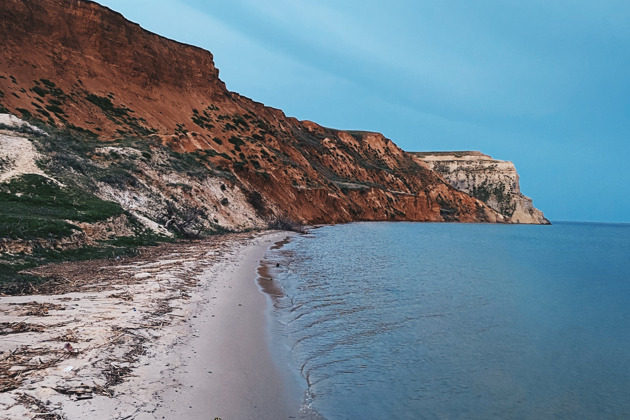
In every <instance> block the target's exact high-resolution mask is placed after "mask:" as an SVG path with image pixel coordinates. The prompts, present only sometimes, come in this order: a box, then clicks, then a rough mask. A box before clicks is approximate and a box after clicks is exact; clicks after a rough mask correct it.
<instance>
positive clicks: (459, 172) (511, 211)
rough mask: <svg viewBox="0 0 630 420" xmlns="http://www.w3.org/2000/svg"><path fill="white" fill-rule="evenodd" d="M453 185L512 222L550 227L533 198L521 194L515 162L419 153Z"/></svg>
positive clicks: (469, 155) (478, 155) (417, 155)
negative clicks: (534, 203)
mask: <svg viewBox="0 0 630 420" xmlns="http://www.w3.org/2000/svg"><path fill="white" fill-rule="evenodd" d="M412 154H413V155H414V157H415V158H416V159H417V160H418V162H420V163H423V164H426V165H427V166H428V167H429V168H431V169H432V170H433V171H435V172H437V173H438V174H440V175H441V176H442V177H443V178H444V179H445V180H446V181H447V182H448V183H449V184H451V185H452V186H453V187H455V188H457V189H458V190H459V191H463V192H465V193H466V194H470V195H471V196H473V197H475V198H478V199H479V200H481V201H483V202H484V203H486V204H487V205H489V206H490V207H492V208H493V209H494V210H496V211H497V212H499V213H501V214H502V215H504V216H505V217H506V218H507V220H508V221H509V222H510V223H529V224H549V221H548V220H547V219H546V218H545V217H544V215H543V213H542V212H541V211H540V210H538V209H537V208H535V207H534V206H533V204H532V199H531V198H529V197H526V196H525V195H523V194H522V193H521V190H520V186H519V178H518V173H517V172H516V168H515V167H514V164H513V163H512V162H508V161H504V160H496V159H492V158H491V157H490V156H488V155H484V154H483V153H480V152H416V153H412Z"/></svg>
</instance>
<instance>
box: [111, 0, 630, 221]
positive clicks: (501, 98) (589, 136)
mask: <svg viewBox="0 0 630 420" xmlns="http://www.w3.org/2000/svg"><path fill="white" fill-rule="evenodd" d="M99 2H100V3H101V4H103V5H105V6H108V7H110V8H112V9H114V10H116V11H118V12H121V13H122V14H123V15H125V17H127V18H128V19H130V20H132V21H134V22H137V23H139V24H140V25H142V26H143V27H144V28H146V29H148V30H151V31H153V32H156V33H158V34H160V35H163V36H166V37H168V38H172V39H175V40H178V41H181V42H185V43H188V44H193V45H197V46H200V47H202V48H205V49H208V50H210V51H211V52H212V53H213V55H214V59H215V62H216V64H217V67H218V68H219V70H220V77H221V79H222V80H223V81H225V82H226V84H227V86H228V88H229V89H230V90H233V91H237V92H239V93H241V94H243V95H245V96H248V97H251V98H252V99H254V100H257V101H260V102H263V103H265V104H266V105H270V106H273V107H276V108H280V109H282V110H283V111H285V113H286V114H287V115H290V116H294V117H297V118H299V119H308V120H312V121H315V122H317V123H319V124H322V125H324V126H328V127H334V128H341V129H361V130H371V131H378V132H381V133H383V134H385V135H386V136H387V137H389V138H391V139H392V140H393V141H394V142H395V143H396V144H398V145H399V146H400V147H402V148H403V149H405V150H409V151H416V150H417V151H424V150H480V151H482V152H484V153H486V154H489V155H491V156H493V157H495V158H497V159H503V160H511V161H513V162H514V163H515V164H516V167H517V170H518V171H519V174H520V176H521V188H522V190H523V192H524V193H525V194H526V195H529V196H531V197H532V198H533V199H534V205H535V206H537V207H538V208H540V209H541V210H543V211H544V212H545V215H546V216H547V217H548V218H549V219H551V220H552V221H553V220H579V221H607V222H630V194H629V192H630V165H629V163H628V157H630V24H629V22H630V2H628V1H627V0H623V1H621V0H599V1H594V0H592V1H586V0H554V1H549V0H529V1H527V2H523V1H510V0H477V1H473V0H441V1H438V0H432V1H428V0H392V1H390V2H387V3H386V2H383V1H376V0H362V1H357V0H346V1H343V2H339V1H332V0H311V1H304V0H266V1H264V2H262V1H260V0H229V1H215V0H205V1H204V0H134V1H129V0H102V1H99Z"/></svg>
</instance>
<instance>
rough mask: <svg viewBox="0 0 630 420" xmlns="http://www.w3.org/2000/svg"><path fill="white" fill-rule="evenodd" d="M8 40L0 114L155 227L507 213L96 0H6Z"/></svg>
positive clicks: (1, 11)
mask: <svg viewBox="0 0 630 420" xmlns="http://www.w3.org/2000/svg"><path fill="white" fill-rule="evenodd" d="M0 48H1V49H2V53H1V54H0V112H4V113H9V114H13V115H16V116H18V117H20V118H22V119H24V120H26V121H28V122H29V123H31V124H37V125H38V126H39V127H41V128H43V129H44V130H45V131H46V132H47V133H49V134H50V136H49V137H46V138H41V137H32V136H31V140H32V141H33V144H34V147H35V148H36V149H37V152H38V153H39V154H40V155H41V156H42V159H40V167H41V169H42V170H43V171H44V172H45V173H46V174H47V176H50V177H53V178H55V179H56V180H57V181H58V182H59V183H60V184H64V185H73V186H78V187H80V188H81V189H83V190H86V191H89V192H90V193H93V194H95V195H96V196H98V197H99V198H100V199H103V200H106V201H113V202H116V203H117V204H118V205H120V206H121V207H122V209H123V211H124V212H125V214H130V215H131V216H132V217H133V218H135V219H137V220H139V221H141V222H142V223H143V224H144V225H145V226H147V227H150V228H151V229H153V230H154V231H156V232H160V231H161V230H160V229H162V230H164V229H169V230H172V231H173V232H174V233H182V232H185V233H187V234H197V233H203V232H216V231H224V230H244V229H251V228H262V227H267V226H270V225H271V226H277V225H278V224H277V223H276V222H277V221H279V220H280V221H283V220H289V221H292V222H295V223H299V224H318V223H341V222H350V221H358V220H366V221H367V220H371V221H379V220H382V221H386V220H412V221H434V222H443V221H461V222H503V221H504V217H503V216H502V215H500V214H498V213H497V212H496V211H495V210H493V209H491V208H490V207H488V206H487V205H485V204H484V203H482V202H481V201H479V200H477V199H475V198H473V197H471V196H469V195H467V194H465V193H462V192H460V191H458V190H456V189H455V188H453V187H452V186H451V185H450V184H448V183H447V182H445V181H444V180H443V179H441V178H440V177H439V176H438V175H436V173H435V172H433V171H431V170H430V169H428V168H427V167H426V166H423V165H421V164H418V163H417V162H416V161H415V160H414V158H413V157H412V156H410V155H409V154H407V153H405V152H404V151H402V150H401V149H400V148H399V147H398V146H396V145H395V144H394V143H393V142H392V141H391V140H389V139H387V138H385V137H384V136H383V135H381V134H378V133H370V132H359V131H352V132H350V131H341V130H334V129H329V128H325V127H322V126H320V125H318V124H316V123H313V122H309V121H298V120H297V119H295V118H291V117H287V116H286V115H285V114H284V113H283V112H282V111H280V110H278V109H274V108H270V107H267V106H264V105H263V104H261V103H258V102H255V101H253V100H251V99H249V98H246V97H243V96H241V95H239V94H238V93H234V92H230V91H228V90H227V89H226V87H225V84H224V83H223V82H222V81H221V80H220V79H219V71H218V70H217V68H216V67H215V65H214V61H213V57H212V54H211V53H210V52H208V51H205V50H203V49H201V48H197V47H194V46H190V45H185V44H182V43H179V42H175V41H172V40H169V39H166V38H164V37H161V36H159V35H156V34H153V33H150V32H148V31H146V30H144V29H142V28H141V27H140V26H139V25H137V24H135V23H132V22H129V21H127V20H126V19H125V18H124V17H123V16H122V15H120V14H119V13H116V12H114V11H112V10H110V9H107V8H105V7H102V6H100V5H99V4H97V3H95V2H91V1H85V0H3V1H2V2H0ZM156 226H159V229H158V228H156ZM0 236H1V235H0Z"/></svg>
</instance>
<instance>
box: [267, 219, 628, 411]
mask: <svg viewBox="0 0 630 420" xmlns="http://www.w3.org/2000/svg"><path fill="white" fill-rule="evenodd" d="M269 259H270V260H271V261H272V262H273V263H274V265H275V262H279V263H280V264H281V267H280V268H279V269H277V273H276V280H277V283H278V284H280V285H281V287H282V289H283V292H284V295H283V296H282V297H280V298H277V299H276V301H275V305H274V309H273V335H274V338H275V345H276V346H277V347H278V348H277V349H276V350H277V351H278V354H279V355H280V358H281V359H282V363H288V364H289V365H290V368H291V369H292V371H293V372H295V375H296V376H297V377H298V380H299V381H300V382H301V383H302V384H303V388H304V391H305V400H304V403H305V411H309V410H315V411H316V412H317V413H319V414H320V415H321V416H323V417H324V418H326V419H330V420H333V419H383V418H387V419H416V418H429V419H431V418H448V419H451V418H452V419H458V418H466V419H469V418H472V419H488V418H502V419H503V418H531V419H547V418H567V419H568V418H570V419H599V418H630V225H609V224H578V223H556V224H554V225H553V226H502V225H469V224H424V223H355V224H349V225H341V226H329V227H323V228H319V229H315V230H313V231H312V232H311V233H310V234H308V235H304V236H298V237H296V238H294V239H293V240H292V241H291V242H290V243H289V244H287V245H285V246H284V247H283V248H281V249H280V250H275V251H271V253H270V255H269Z"/></svg>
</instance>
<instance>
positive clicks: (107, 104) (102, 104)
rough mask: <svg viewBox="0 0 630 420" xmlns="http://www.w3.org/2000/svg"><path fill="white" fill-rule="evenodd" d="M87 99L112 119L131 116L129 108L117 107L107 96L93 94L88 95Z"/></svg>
mask: <svg viewBox="0 0 630 420" xmlns="http://www.w3.org/2000/svg"><path fill="white" fill-rule="evenodd" d="M85 99H87V100H88V102H91V103H93V104H94V105H96V106H97V107H99V108H100V109H101V110H102V111H103V112H104V113H105V115H107V116H108V117H112V118H121V117H126V116H127V115H129V112H130V111H131V110H130V109H129V108H126V107H117V106H115V105H114V103H113V102H112V100H111V99H110V98H108V97H106V96H98V95H95V94H93V93H90V94H88V95H87V97H86V98H85ZM131 112H133V111H131Z"/></svg>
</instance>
